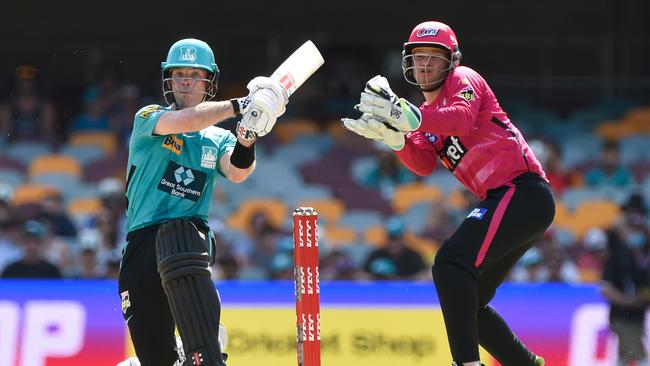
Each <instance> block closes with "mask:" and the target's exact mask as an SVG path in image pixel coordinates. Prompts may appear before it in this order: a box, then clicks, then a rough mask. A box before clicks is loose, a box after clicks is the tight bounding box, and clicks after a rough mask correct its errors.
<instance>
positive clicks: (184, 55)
mask: <svg viewBox="0 0 650 366" xmlns="http://www.w3.org/2000/svg"><path fill="white" fill-rule="evenodd" d="M178 61H188V62H195V61H196V48H194V47H181V55H180V56H179V57H178Z"/></svg>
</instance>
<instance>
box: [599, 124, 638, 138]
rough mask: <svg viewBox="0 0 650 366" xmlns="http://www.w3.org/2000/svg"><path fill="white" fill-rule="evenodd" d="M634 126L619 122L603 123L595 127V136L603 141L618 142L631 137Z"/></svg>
mask: <svg viewBox="0 0 650 366" xmlns="http://www.w3.org/2000/svg"><path fill="white" fill-rule="evenodd" d="M634 133H635V128H634V126H630V125H629V124H624V123H621V122H620V121H605V122H603V123H600V124H599V125H598V126H596V134H598V135H599V136H600V137H601V138H602V139H603V140H608V141H618V140H620V139H622V138H623V137H626V136H629V135H633V134H634Z"/></svg>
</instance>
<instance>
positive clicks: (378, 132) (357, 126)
mask: <svg viewBox="0 0 650 366" xmlns="http://www.w3.org/2000/svg"><path fill="white" fill-rule="evenodd" d="M356 108H357V107H355V113H353V115H352V116H351V118H342V119H341V122H343V125H344V126H345V128H347V129H348V130H350V131H352V132H354V133H356V134H357V135H360V136H363V137H365V138H368V139H373V140H377V141H381V142H383V143H384V144H386V145H388V147H390V148H391V149H393V150H396V151H399V150H402V149H403V148H404V143H405V141H404V132H402V131H398V130H397V129H395V128H393V127H392V126H391V125H389V124H388V123H386V122H384V121H382V120H381V119H380V118H379V117H375V116H371V115H369V114H367V113H363V114H362V113H361V112H359V111H358V110H357V109H356Z"/></svg>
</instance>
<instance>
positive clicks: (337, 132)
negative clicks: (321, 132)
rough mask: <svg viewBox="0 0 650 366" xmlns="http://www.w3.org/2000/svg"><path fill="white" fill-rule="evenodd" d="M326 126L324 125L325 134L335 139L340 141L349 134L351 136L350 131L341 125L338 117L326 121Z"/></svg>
mask: <svg viewBox="0 0 650 366" xmlns="http://www.w3.org/2000/svg"><path fill="white" fill-rule="evenodd" d="M326 126H327V127H326V131H327V134H328V135H330V136H331V137H332V138H333V139H334V140H336V141H340V140H343V139H345V138H347V137H349V136H352V134H351V133H350V131H349V130H348V129H347V128H345V127H343V124H342V123H341V120H340V119H338V118H337V119H335V120H331V121H328V122H327V123H326Z"/></svg>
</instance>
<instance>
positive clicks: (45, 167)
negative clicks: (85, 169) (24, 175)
mask: <svg viewBox="0 0 650 366" xmlns="http://www.w3.org/2000/svg"><path fill="white" fill-rule="evenodd" d="M50 173H54V174H68V175H71V176H74V177H80V176H81V165H80V164H79V162H78V161H76V160H75V159H73V158H71V157H69V156H65V155H58V154H57V155H45V156H41V157H39V158H37V159H35V160H34V161H32V163H31V164H30V165H29V176H30V177H34V176H36V175H41V174H50Z"/></svg>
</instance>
